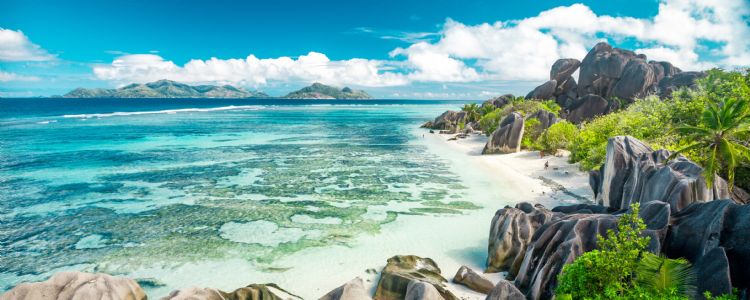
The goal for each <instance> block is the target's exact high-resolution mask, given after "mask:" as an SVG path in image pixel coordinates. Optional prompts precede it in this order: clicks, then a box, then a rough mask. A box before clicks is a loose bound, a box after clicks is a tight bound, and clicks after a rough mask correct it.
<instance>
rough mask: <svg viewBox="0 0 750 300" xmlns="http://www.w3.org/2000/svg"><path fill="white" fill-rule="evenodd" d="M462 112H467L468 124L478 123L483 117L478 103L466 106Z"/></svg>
mask: <svg viewBox="0 0 750 300" xmlns="http://www.w3.org/2000/svg"><path fill="white" fill-rule="evenodd" d="M461 110H463V111H465V112H466V123H470V122H474V121H477V120H479V117H481V115H480V114H479V105H477V104H476V103H471V104H464V107H463V108H461Z"/></svg>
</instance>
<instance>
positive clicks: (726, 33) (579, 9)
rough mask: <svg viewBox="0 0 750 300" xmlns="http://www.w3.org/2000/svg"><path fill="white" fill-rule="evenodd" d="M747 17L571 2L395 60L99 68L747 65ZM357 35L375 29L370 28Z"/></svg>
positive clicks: (739, 2)
mask: <svg viewBox="0 0 750 300" xmlns="http://www.w3.org/2000/svg"><path fill="white" fill-rule="evenodd" d="M749 18H750V4H748V2H747V1H746V0H663V1H661V2H659V9H658V13H657V15H656V16H654V17H652V18H632V17H613V16H607V15H597V14H596V13H594V12H593V11H592V10H591V9H590V8H589V7H588V6H586V5H583V4H574V5H570V6H561V7H556V8H553V9H549V10H546V11H543V12H541V13H539V14H538V15H537V16H533V17H529V18H525V19H519V20H509V21H498V22H495V23H492V24H490V23H483V24H476V25H467V24H463V23H460V22H457V21H454V20H450V19H449V20H447V21H446V23H445V24H444V25H443V27H442V29H441V30H440V31H439V32H437V33H435V34H429V33H417V34H414V35H404V34H403V33H400V34H399V35H398V38H399V39H401V40H404V41H409V42H410V43H411V44H410V45H409V46H407V47H403V48H396V49H394V50H393V51H391V52H390V53H389V54H390V56H391V60H390V61H383V60H368V59H360V58H354V59H349V60H339V61H332V60H330V59H329V58H328V57H327V56H326V55H324V54H322V53H317V52H310V53H308V54H307V55H302V56H300V57H299V58H297V59H293V58H290V57H279V58H263V59H260V58H257V57H255V56H253V55H250V56H248V57H247V58H244V59H216V58H212V59H209V60H191V61H189V62H188V63H186V64H185V65H182V66H179V65H176V64H175V63H173V62H172V61H169V60H165V59H164V58H162V57H161V56H158V55H155V54H134V55H124V56H121V57H119V58H117V59H115V60H114V61H113V62H112V63H111V64H109V65H99V66H96V67H95V68H94V73H95V74H96V76H97V77H98V78H100V79H105V80H112V81H117V82H121V83H129V82H147V81H153V80H158V79H163V78H167V79H173V80H178V81H184V82H216V83H237V84H244V85H250V86H255V87H258V86H263V85H266V84H270V83H273V82H282V83H283V82H290V81H302V82H307V83H309V82H312V81H320V82H324V83H328V84H339V85H342V84H343V85H359V86H368V87H382V86H399V85H406V84H411V83H419V82H426V83H430V82H438V83H439V82H454V83H458V82H472V83H477V82H480V81H483V82H486V81H488V80H491V81H510V80H512V81H542V80H545V79H547V78H548V76H549V68H550V67H551V65H552V64H553V63H554V62H555V60H557V59H559V58H566V57H572V58H577V59H582V58H583V57H584V56H585V55H586V53H587V52H588V51H589V49H590V48H591V47H592V46H594V44H595V43H597V42H598V41H600V40H608V41H610V42H612V43H614V44H615V45H617V44H618V43H619V44H622V45H625V47H626V48H632V47H634V48H636V52H639V53H643V54H646V55H647V56H649V58H650V59H654V60H666V61H670V62H672V63H673V64H674V65H676V66H677V67H680V68H682V69H683V70H701V69H706V68H710V67H715V66H718V67H725V68H734V67H739V66H750V25H748V22H747V20H748V19H749ZM358 30H360V31H362V32H365V33H373V34H374V33H377V32H376V30H375V29H371V28H361V29H358ZM433 37H435V38H433ZM393 38H396V37H393ZM425 38H426V39H425ZM706 49H709V50H706Z"/></svg>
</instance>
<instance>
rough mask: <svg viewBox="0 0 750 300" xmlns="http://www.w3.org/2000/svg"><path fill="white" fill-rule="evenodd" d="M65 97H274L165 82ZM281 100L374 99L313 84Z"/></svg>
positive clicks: (82, 91) (79, 92) (227, 87)
mask: <svg viewBox="0 0 750 300" xmlns="http://www.w3.org/2000/svg"><path fill="white" fill-rule="evenodd" d="M62 97H63V98H233V99H246V98H266V99H268V98H274V97H271V96H269V95H268V94H266V93H263V92H258V91H249V90H246V89H244V88H241V87H235V86H231V85H222V86H215V85H188V84H184V83H180V82H176V81H171V80H166V79H162V80H159V81H155V82H150V83H145V84H138V83H133V84H129V85H127V86H124V87H121V88H117V89H104V88H94V89H87V88H77V89H75V90H72V91H70V92H69V93H67V94H65V95H63V96H62ZM278 98H280V99H372V97H370V95H369V94H367V93H366V92H365V91H362V90H352V89H350V88H348V87H344V88H343V89H338V88H336V87H332V86H328V85H325V84H322V83H318V82H316V83H313V84H312V85H310V86H308V87H304V88H302V89H300V90H297V91H294V92H291V93H289V94H287V95H286V96H283V97H278Z"/></svg>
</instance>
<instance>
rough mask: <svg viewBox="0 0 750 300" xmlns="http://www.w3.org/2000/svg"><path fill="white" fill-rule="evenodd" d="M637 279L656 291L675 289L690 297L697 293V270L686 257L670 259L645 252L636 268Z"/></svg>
mask: <svg viewBox="0 0 750 300" xmlns="http://www.w3.org/2000/svg"><path fill="white" fill-rule="evenodd" d="M636 281H637V282H638V284H639V285H641V286H643V287H645V288H648V289H651V290H653V291H656V292H662V293H666V292H667V291H670V290H675V291H677V292H678V293H679V294H680V295H682V296H686V297H688V298H692V297H693V296H694V295H695V282H696V276H695V272H693V269H692V266H691V265H690V263H689V262H688V261H687V260H685V259H684V258H680V259H669V258H666V257H664V256H660V255H656V254H653V253H650V252H644V253H643V258H642V259H641V261H640V262H639V263H638V268H637V270H636Z"/></svg>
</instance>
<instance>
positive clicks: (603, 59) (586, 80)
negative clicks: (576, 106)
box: [578, 42, 637, 98]
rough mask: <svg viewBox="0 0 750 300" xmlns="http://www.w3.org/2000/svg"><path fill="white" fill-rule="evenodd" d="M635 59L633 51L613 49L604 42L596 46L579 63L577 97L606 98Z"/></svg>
mask: <svg viewBox="0 0 750 300" xmlns="http://www.w3.org/2000/svg"><path fill="white" fill-rule="evenodd" d="M636 57H637V56H636V55H635V53H634V52H633V51H629V50H625V49H619V48H613V47H612V46H610V45H609V44H607V43H604V42H601V43H598V44H596V46H594V48H592V49H591V50H590V51H589V53H588V54H586V57H584V58H583V61H581V70H580V72H579V76H578V95H588V94H595V95H600V96H603V97H605V98H606V97H608V96H609V94H610V90H611V89H612V87H613V86H614V84H615V83H616V82H617V80H618V79H619V78H620V76H621V75H622V73H623V71H624V70H625V66H626V65H627V63H628V62H629V61H630V60H631V59H634V58H636Z"/></svg>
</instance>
